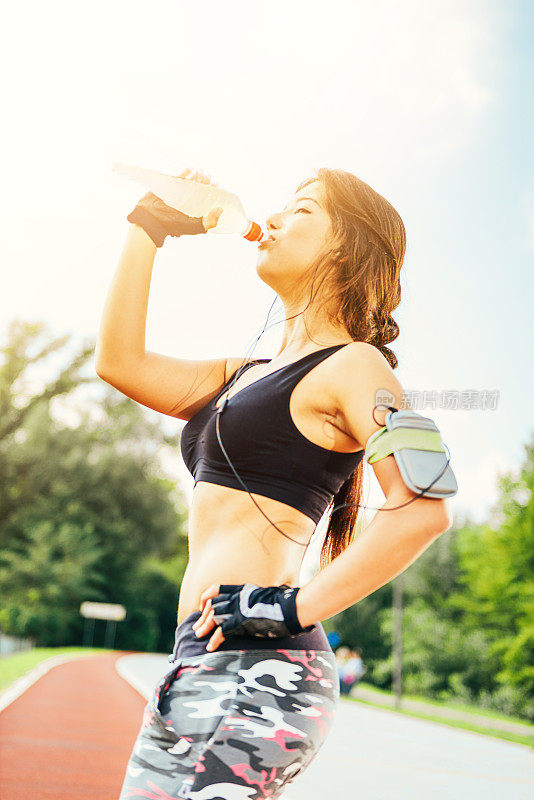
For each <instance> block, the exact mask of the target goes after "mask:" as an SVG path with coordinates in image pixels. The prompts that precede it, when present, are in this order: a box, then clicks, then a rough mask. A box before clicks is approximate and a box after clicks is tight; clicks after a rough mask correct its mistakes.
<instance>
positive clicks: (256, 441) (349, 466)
mask: <svg viewBox="0 0 534 800" xmlns="http://www.w3.org/2000/svg"><path fill="white" fill-rule="evenodd" d="M347 344H349V342H347ZM341 347H345V344H336V345H331V346H330V347H326V348H323V349H322V350H316V351H315V352H314V353H308V355H306V356H303V358H299V359H298V360H297V361H294V362H293V363H291V364H287V365H286V366H283V367H280V368H279V369H277V370H275V371H274V372H271V373H270V374H269V375H264V376H263V377H262V378H259V379H258V380H256V381H255V382H254V383H251V384H249V385H248V386H244V387H243V388H242V389H239V391H237V392H236V393H235V394H234V396H233V397H230V398H229V399H227V402H226V407H225V408H224V411H223V412H222V414H221V415H220V417H219V432H220V436H221V441H222V444H223V447H224V449H225V450H226V452H227V453H228V456H229V457H230V460H231V462H232V464H233V465H234V468H235V470H236V472H237V474H238V475H239V477H240V478H241V480H242V481H243V482H244V484H245V485H246V487H247V489H248V490H249V491H250V492H252V493H253V494H259V495H263V496H264V497H271V498H273V499H274V500H279V501H280V502H282V503H286V504H287V505H289V506H292V507H293V508H296V509H298V510H299V511H301V512H302V513H303V514H306V515H307V516H308V517H310V518H311V519H312V520H313V521H314V522H315V523H317V522H319V520H320V519H321V517H322V515H323V513H324V511H325V509H326V508H327V506H328V504H329V503H330V501H331V500H332V496H333V495H334V494H336V493H337V491H338V490H339V489H340V487H341V485H342V484H343V483H344V482H345V480H346V479H347V478H348V477H350V475H351V474H352V473H353V472H354V470H355V469H356V467H357V466H358V464H359V463H360V461H361V460H362V458H363V456H364V451H363V450H358V451H357V452H354V453H341V452H339V451H336V450H328V449H327V448H325V447H321V446H320V445H318V444H315V443H314V442H312V441H310V439H308V438H307V437H306V436H304V435H303V434H302V433H301V432H300V431H299V429H298V428H297V427H296V425H295V423H294V422H293V418H292V417H291V414H290V412H289V400H290V398H291V392H292V391H293V389H294V387H295V386H296V385H297V383H298V382H299V381H300V379H301V378H302V377H303V376H304V375H305V374H306V373H307V372H309V371H310V369H311V368H312V367H314V366H315V365H316V364H319V363H320V362H321V361H323V360H324V359H325V358H327V357H328V356H329V355H330V354H331V353H333V352H335V351H336V350H339V349H340V348H341ZM269 361H271V359H268V358H259V359H255V360H254V361H250V362H248V363H247V364H245V365H243V366H241V367H239V369H238V370H236V372H234V374H233V375H232V376H231V377H230V379H229V380H228V381H227V382H226V383H225V384H224V386H223V388H222V389H221V391H220V392H219V393H218V394H217V395H216V397H214V398H212V400H211V401H210V402H209V403H207V405H205V406H204V407H203V408H201V409H200V411H198V412H197V413H196V414H195V415H194V416H192V417H191V419H190V420H189V421H188V422H187V423H186V424H185V425H184V427H183V428H182V434H181V439H180V450H181V453H182V457H183V459H184V462H185V465H186V467H187V469H188V470H189V472H190V473H191V474H192V475H193V477H194V478H195V486H196V484H197V483H198V481H207V482H208V483H216V484H219V485H220V486H228V487H230V488H233V489H241V491H244V489H243V486H242V485H241V483H239V481H238V480H237V478H236V476H235V475H234V473H233V471H232V468H231V467H230V465H229V464H228V461H227V460H226V457H225V455H224V453H223V452H222V450H221V448H220V446H219V441H218V439H217V431H216V428H215V424H216V423H215V416H216V413H217V408H216V403H217V401H218V400H219V398H220V397H221V396H222V395H223V394H224V390H225V389H226V387H227V386H228V384H229V383H230V381H231V380H232V379H233V378H234V377H236V376H237V377H239V376H240V375H242V374H243V372H245V370H247V369H248V368H249V367H251V366H253V365H254V364H257V363H261V362H263V363H268V362H269Z"/></svg>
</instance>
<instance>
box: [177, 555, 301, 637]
mask: <svg viewBox="0 0 534 800" xmlns="http://www.w3.org/2000/svg"><path fill="white" fill-rule="evenodd" d="M271 559H273V557H272V556H271V557H270V558H269V557H265V556H263V558H262V559H259V560H257V559H255V558H253V557H252V556H251V554H250V548H249V549H248V551H247V549H246V548H245V549H243V548H235V547H232V548H229V550H228V552H224V553H219V554H218V553H214V552H213V550H209V549H208V552H206V553H205V554H204V557H202V554H197V555H196V556H195V557H193V558H191V559H190V560H189V563H188V565H187V568H186V570H185V573H184V577H183V579H182V585H181V587H180V599H179V603H178V624H180V623H181V622H182V621H183V620H184V618H185V617H187V616H188V615H189V614H191V613H192V612H194V611H197V610H198V612H199V615H200V601H201V596H202V594H203V592H205V591H206V589H208V588H209V587H210V586H212V585H213V584H217V585H219V584H226V583H229V584H242V583H255V584H256V585H257V586H282V584H287V585H288V586H298V567H297V565H296V564H295V565H293V566H291V567H290V568H287V567H286V566H285V565H286V560H285V559H280V561H279V563H277V561H276V559H273V560H271Z"/></svg>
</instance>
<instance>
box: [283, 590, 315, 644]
mask: <svg viewBox="0 0 534 800" xmlns="http://www.w3.org/2000/svg"><path fill="white" fill-rule="evenodd" d="M282 585H283V586H287V584H286V583H284V584H282ZM299 590H300V586H293V587H291V586H288V588H287V589H285V590H284V593H283V595H282V597H281V599H280V605H281V606H282V608H283V611H284V621H285V623H286V625H287V629H288V631H289V633H290V634H291V636H295V635H296V634H298V633H304V632H308V631H311V630H312V629H313V628H314V626H313V625H307V626H306V627H305V628H303V627H302V625H301V624H300V622H299V618H298V617H297V594H298V592H299Z"/></svg>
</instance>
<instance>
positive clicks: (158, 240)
mask: <svg viewBox="0 0 534 800" xmlns="http://www.w3.org/2000/svg"><path fill="white" fill-rule="evenodd" d="M126 219H127V220H128V222H132V223H134V224H135V225H139V227H140V228H142V229H143V230H144V232H145V233H146V234H147V236H150V238H151V239H152V241H153V242H154V244H155V245H156V247H162V246H163V243H164V241H165V236H166V235H167V234H166V233H165V231H164V229H163V226H162V225H160V224H159V222H158V221H157V219H156V218H155V217H153V216H152V214H151V213H150V212H149V211H147V210H146V208H143V207H142V206H136V207H135V208H134V210H133V211H132V212H131V213H130V214H128V216H127V217H126Z"/></svg>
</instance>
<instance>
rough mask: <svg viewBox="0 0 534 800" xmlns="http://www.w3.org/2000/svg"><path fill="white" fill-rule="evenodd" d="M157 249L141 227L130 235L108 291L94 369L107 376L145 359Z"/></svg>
mask: <svg viewBox="0 0 534 800" xmlns="http://www.w3.org/2000/svg"><path fill="white" fill-rule="evenodd" d="M156 252H157V247H156V245H155V244H154V242H153V241H152V239H151V238H150V237H149V236H148V235H147V234H146V233H145V231H144V230H143V229H142V228H141V227H139V226H138V225H134V224H131V223H128V235H127V239H126V243H125V245H124V248H123V251H122V254H121V257H120V260H119V264H118V267H117V270H116V272H115V274H114V276H113V279H112V281H111V285H110V287H109V290H108V294H107V297H106V302H105V306H104V311H103V313H102V318H101V322H100V328H99V332H98V338H97V342H96V350H95V367H96V369H97V371H98V372H105V371H106V370H110V369H113V368H114V367H116V366H119V365H121V366H124V363H125V362H127V361H129V360H132V361H135V360H136V359H138V358H142V357H143V356H144V355H145V334H146V318H147V309H148V296H149V292H150V281H151V278H152V267H153V265H154V257H155V255H156Z"/></svg>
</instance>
